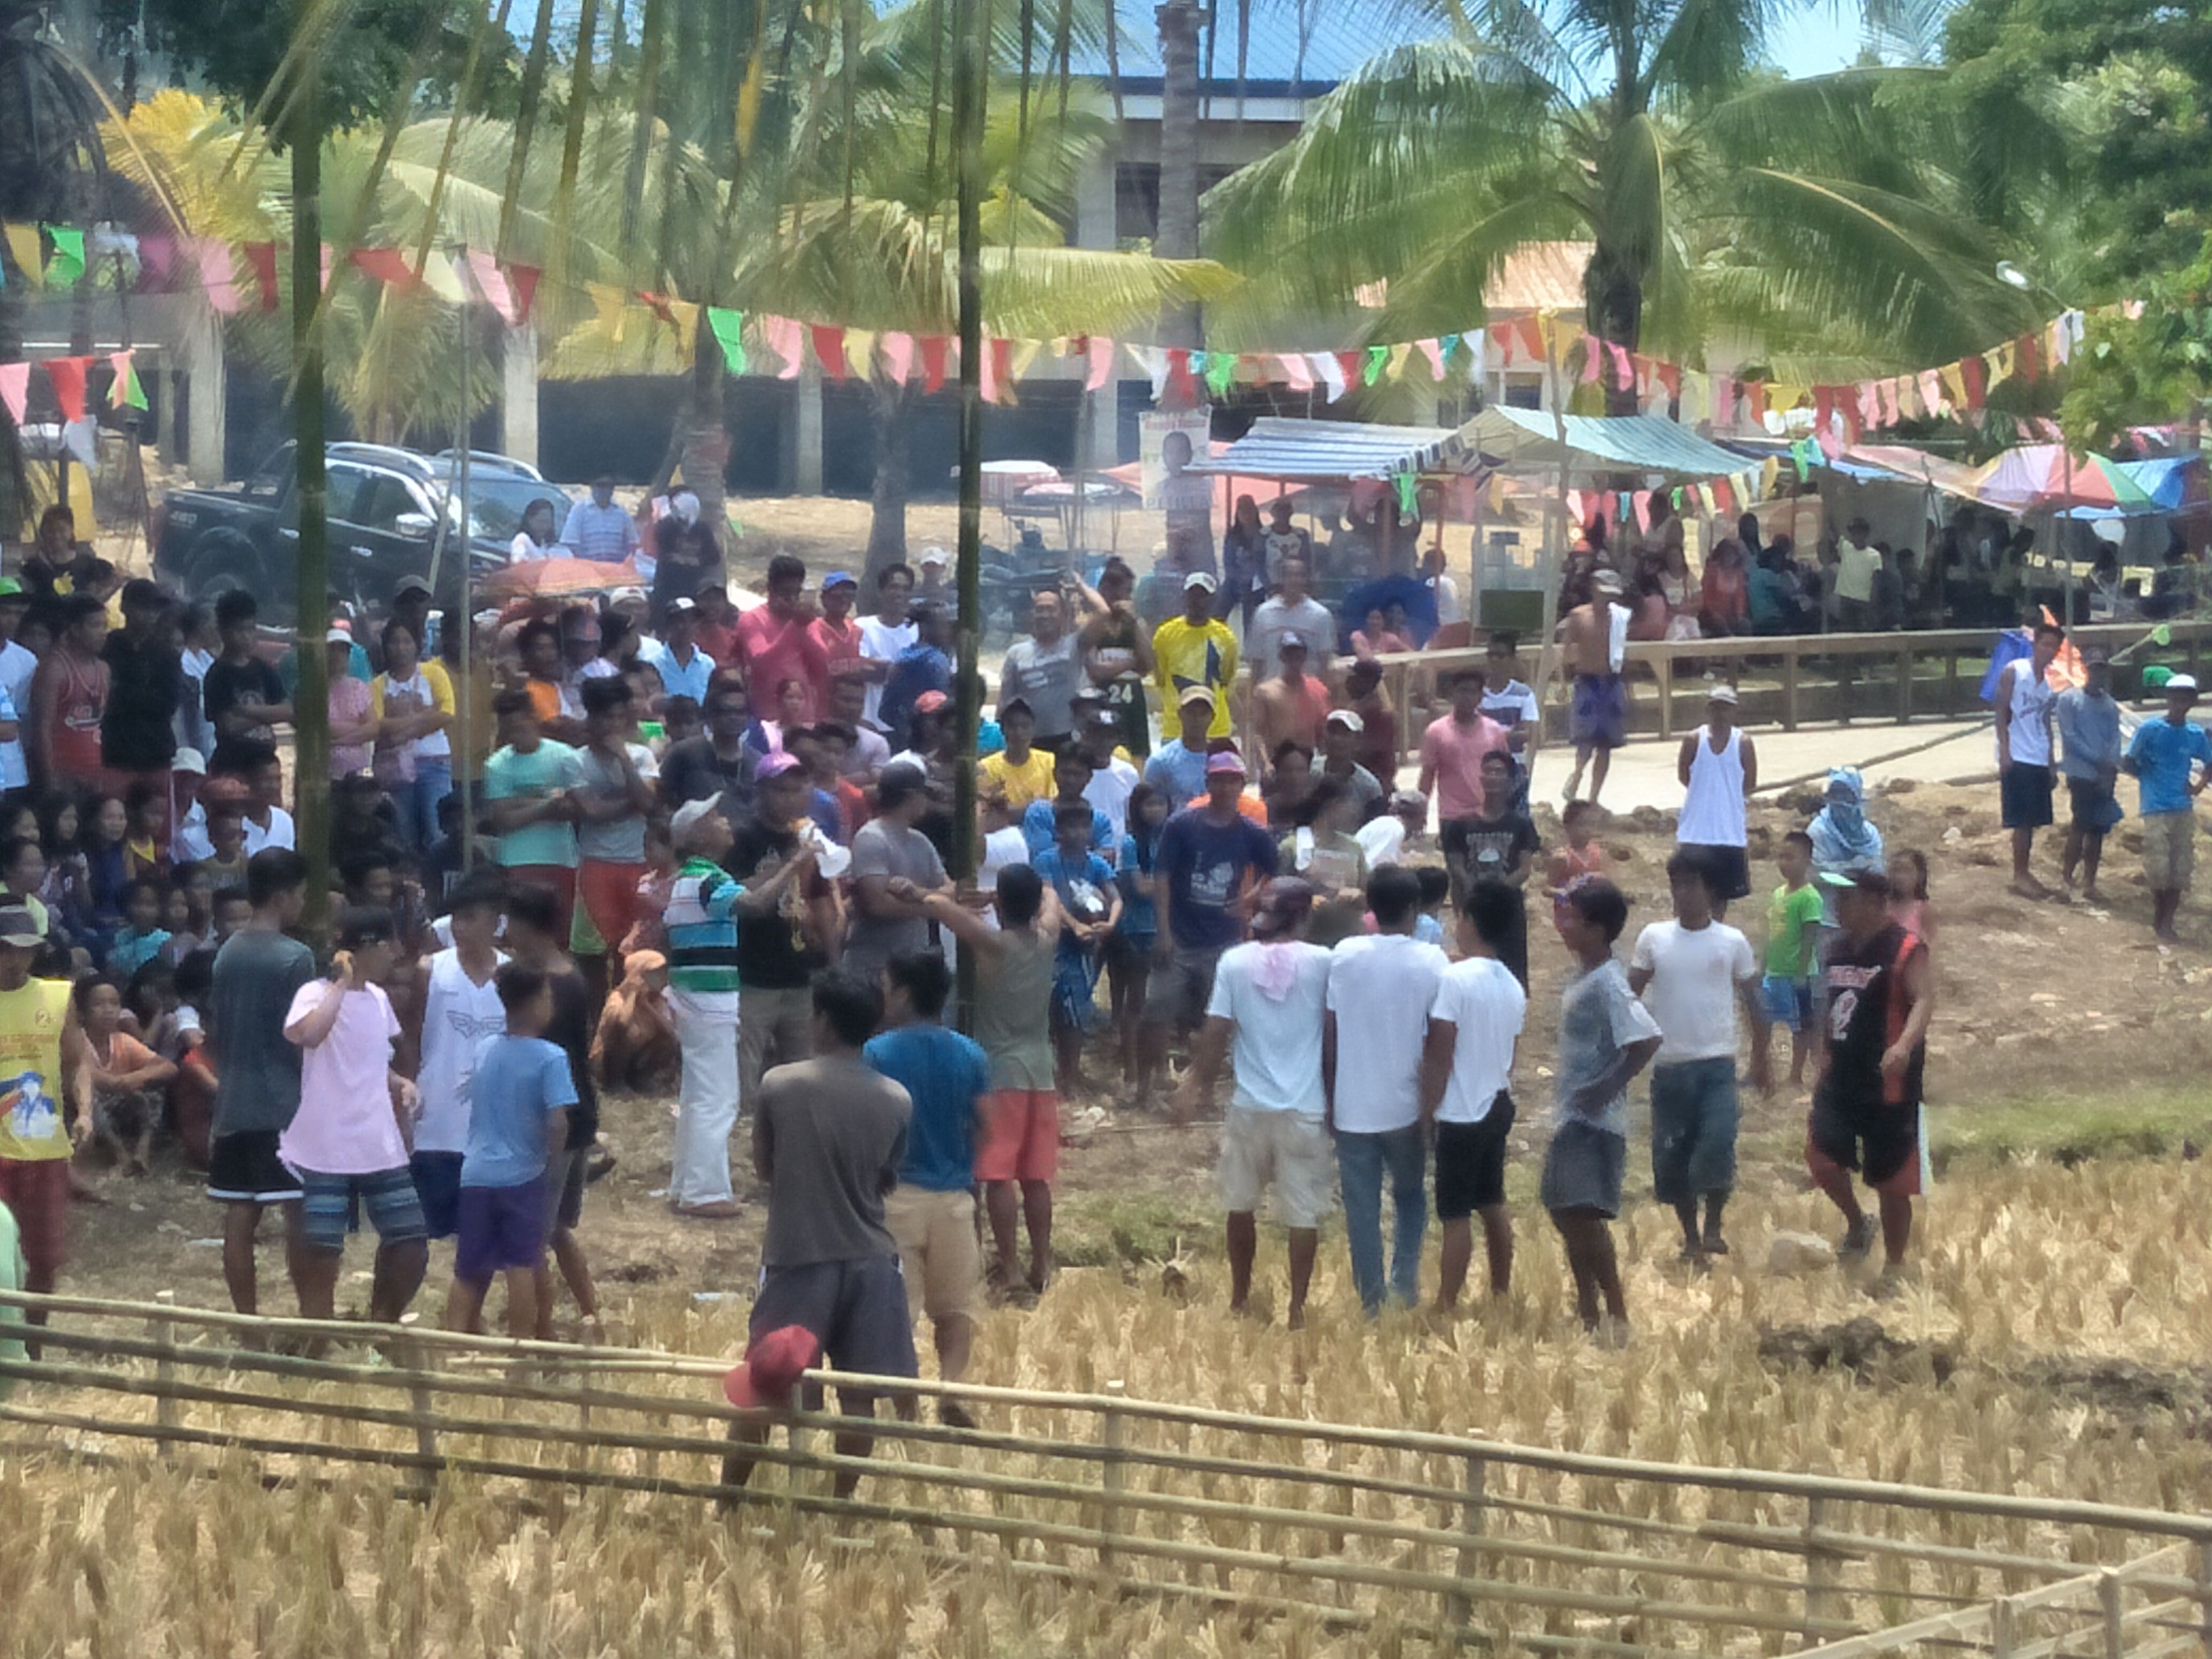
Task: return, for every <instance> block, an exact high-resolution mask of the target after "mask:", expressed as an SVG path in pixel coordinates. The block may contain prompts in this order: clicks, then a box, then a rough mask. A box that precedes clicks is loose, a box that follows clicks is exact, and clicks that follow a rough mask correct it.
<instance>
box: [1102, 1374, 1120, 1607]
mask: <svg viewBox="0 0 2212 1659" xmlns="http://www.w3.org/2000/svg"><path fill="white" fill-rule="evenodd" d="M1106 1392H1107V1395H1109V1397H1112V1398H1118V1397H1119V1396H1120V1395H1122V1394H1123V1393H1125V1392H1126V1389H1125V1388H1124V1386H1123V1384H1122V1383H1120V1382H1119V1381H1115V1382H1112V1383H1108V1384H1107V1385H1106ZM1126 1429H1127V1423H1126V1419H1123V1417H1122V1415H1121V1413H1120V1412H1118V1411H1109V1412H1108V1413H1106V1414H1105V1415H1104V1416H1103V1418H1101V1419H1099V1424H1098V1443H1099V1446H1100V1449H1102V1451H1103V1454H1104V1455H1103V1457H1102V1458H1101V1459H1100V1462H1099V1468H1098V1486H1099V1504H1098V1570H1099V1571H1101V1572H1102V1573H1105V1574H1107V1575H1109V1576H1111V1575H1112V1574H1113V1572H1114V1538H1115V1534H1116V1533H1118V1532H1119V1531H1120V1530H1121V1483H1122V1447H1121V1440H1122V1436H1123V1434H1124V1432H1125V1431H1126Z"/></svg>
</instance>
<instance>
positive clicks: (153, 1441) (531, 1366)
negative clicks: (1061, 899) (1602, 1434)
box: [0, 1293, 2212, 1659]
mask: <svg viewBox="0 0 2212 1659" xmlns="http://www.w3.org/2000/svg"><path fill="white" fill-rule="evenodd" d="M0 1304H7V1305H10V1306H15V1307H21V1308H37V1309H40V1310H45V1311H46V1314H47V1315H48V1316H49V1317H50V1319H51V1320H52V1323H51V1325H50V1326H49V1327H48V1328H46V1330H45V1331H44V1332H43V1333H42V1334H41V1335H40V1340H41V1341H42V1342H43V1344H44V1346H45V1350H46V1352H45V1354H44V1356H43V1357H42V1358H39V1359H35V1360H28V1359H27V1360H14V1361H8V1360H0V1376H5V1377H9V1378H14V1379H16V1380H17V1382H18V1383H19V1384H28V1385H33V1387H31V1388H25V1389H20V1390H19V1392H18V1394H17V1395H16V1396H15V1398H13V1399H11V1400H9V1401H6V1402H4V1403H0V1422H8V1423H12V1424H15V1425H19V1426H20V1427H21V1428H22V1429H27V1430H31V1431H37V1433H38V1435H39V1438H38V1439H36V1440H33V1441H28V1442H27V1441H25V1440H23V1439H22V1438H21V1437H18V1439H17V1442H16V1445H17V1447H18V1449H30V1450H34V1451H35V1450H37V1449H40V1448H41V1447H43V1448H45V1449H48V1450H50V1451H52V1453H53V1454H54V1455H69V1451H70V1449H79V1450H82V1449H85V1448H86V1447H87V1445H88V1443H98V1444H109V1445H112V1444H115V1443H128V1442H131V1441H139V1442H144V1443H149V1444H150V1445H151V1446H152V1447H154V1448H155V1449H156V1450H157V1453H158V1455H160V1456H161V1457H162V1458H164V1459H166V1460H167V1461H169V1462H172V1463H177V1464H179V1466H180V1467H189V1460H190V1459H191V1458H192V1457H194V1456H195V1455H203V1454H205V1453H208V1452H214V1451H219V1452H222V1453H223V1454H226V1455H233V1456H234V1455H239V1454H246V1455H252V1456H253V1457H254V1458H256V1459H258V1460H260V1461H261V1462H263V1464H264V1470H265V1475H264V1478H265V1479H270V1480H313V1479H318V1478H320V1475H319V1472H326V1471H328V1470H330V1469H331V1468H337V1467H339V1466H344V1465H352V1466H356V1467H362V1466H366V1467H369V1468H379V1469H384V1470H388V1471H391V1472H392V1474H393V1475H394V1476H395V1477H397V1479H396V1483H395V1489H396V1492H397V1494H398V1496H399V1497H401V1498H410V1497H414V1498H422V1497H428V1496H429V1495H430V1494H431V1493H433V1492H435V1490H436V1488H437V1486H438V1484H439V1483H440V1482H441V1481H447V1480H477V1481H488V1482H494V1483H514V1484H516V1485H517V1486H520V1487H521V1488H524V1489H527V1490H531V1491H534V1492H538V1493H540V1494H541V1495H543V1496H544V1498H545V1501H549V1502H554V1503H558V1502H559V1501H560V1494H562V1493H564V1492H579V1491H585V1490H593V1491H598V1492H602V1493H605V1494H607V1495H608V1498H609V1501H611V1502H613V1503H617V1504H655V1505H662V1506H665V1505H669V1504H686V1503H689V1504H696V1505H700V1506H702V1508H701V1513H702V1520H703V1519H704V1517H705V1516H706V1514H708V1512H709V1510H710V1507H711V1509H716V1510H727V1511H728V1512H730V1513H731V1514H732V1516H733V1517H734V1519H735V1521H736V1522H737V1524H738V1525H740V1526H743V1527H745V1528H749V1529H750V1530H751V1532H752V1533H753V1534H755V1535H757V1536H758V1537H760V1538H762V1539H764V1540H766V1541H769V1543H770V1544H773V1543H774V1541H776V1540H777V1539H779V1538H782V1539H786V1540H791V1539H794V1538H796V1537H797V1530H796V1527H795V1519H796V1517H799V1516H822V1517H825V1518H826V1519H827V1520H828V1521H829V1522H832V1523H834V1524H836V1526H837V1527H838V1528H840V1536H841V1537H842V1538H844V1539H846V1540H847V1541H850V1542H852V1543H854V1545H855V1546H856V1547H858V1546H860V1545H862V1544H865V1543H866V1542H867V1541H870V1540H874V1541H876V1544H877V1546H878V1547H882V1545H883V1544H884V1541H888V1540H893V1539H896V1540H898V1541H902V1542H904V1543H907V1544H908V1545H910V1546H912V1547H921V1548H923V1549H926V1550H927V1552H928V1553H930V1554H931V1556H932V1558H933V1559H938V1560H941V1561H943V1562H945V1563H947V1564H951V1565H973V1566H976V1567H980V1568H985V1569H987V1570H989V1571H994V1572H1000V1573H1009V1574H1013V1575H1017V1576H1019V1577H1026V1578H1029V1579H1030V1580H1033V1581H1036V1582H1039V1583H1060V1584H1065V1585H1068V1586H1084V1587H1089V1588H1093V1589H1095V1588H1097V1586H1099V1585H1100V1584H1102V1583H1103V1584H1107V1585H1110V1586H1111V1587H1112V1588H1113V1589H1115V1591H1116V1592H1117V1593H1119V1594H1121V1595H1146V1596H1152V1597H1155V1598H1158V1599H1161V1600H1163V1601H1194V1602H1197V1603H1201V1604H1206V1605H1208V1606H1211V1607H1216V1608H1227V1609H1232V1610H1234V1611H1236V1612H1237V1613H1238V1614H1239V1615H1240V1616H1242V1617H1245V1618H1248V1619H1255V1620H1258V1619H1267V1620H1273V1619H1294V1620H1310V1621H1314V1622H1317V1623H1319V1624H1321V1625H1322V1626H1326V1627H1328V1628H1330V1629H1334V1630H1353V1631H1358V1630H1362V1629H1365V1628H1368V1627H1370V1626H1376V1625H1382V1624H1387V1625H1388V1626H1389V1629H1391V1630H1392V1631H1394V1632H1400V1633H1402V1634H1410V1635H1413V1636H1415V1637H1418V1638H1422V1639H1425V1640H1426V1641H1427V1642H1429V1643H1431V1644H1434V1645H1436V1646H1439V1647H1447V1648H1458V1647H1460V1646H1462V1645H1464V1644H1483V1645H1486V1646H1490V1647H1492V1648H1493V1649H1497V1648H1504V1647H1519V1648H1524V1649H1527V1650H1531V1651H1534V1652H1540V1653H1566V1652H1577V1653H1592V1654H1606V1655H1614V1656H1625V1659H1646V1656H1650V1659H1657V1656H1659V1655H1661V1654H1662V1653H1672V1652H1678V1651H1681V1650H1694V1651H1700V1652H1726V1653H1731V1654H1733V1653H1760V1654H1779V1653H1785V1652H1790V1651H1795V1650H1808V1651H1809V1652H1810V1653H1812V1654H1815V1655H1818V1656H1820V1659H1871V1656H1874V1655H1877V1654H1883V1653H1889V1652H1895V1651H1901V1650H1905V1649H1908V1648H1913V1647H1922V1646H1925V1647H1931V1648H1932V1647H1936V1646H1941V1647H1943V1648H1945V1649H1947V1650H1953V1651H1956V1650H1960V1649H1965V1650H1969V1651H1981V1650H1987V1651H1988V1652H1990V1654H1992V1655H1993V1656H1996V1659H2075V1656H2080V1659H2155V1656H2160V1655H2164V1654H2167V1653H2171V1652H2174V1651H2178V1650H2180V1649H2181V1648H2183V1647H2185V1646H2191V1645H2196V1644H2199V1643H2201V1642H2202V1641H2203V1638H2204V1635H2205V1631H2206V1628H2207V1620H2208V1614H2212V1517H2206V1516H2189V1515H2179V1514H2172V1513H2168V1512H2166V1511H2163V1510H2147V1509H2127V1508H2119V1507H2115V1506H2112V1505H2106V1504H2093V1503H2082V1502H2075V1501H2072V1500H2069V1499H2066V1498H2037V1497H2027V1496H2021V1495H2014V1494H1984V1493H1975V1492H1954V1491H1950V1490H1947V1489H1942V1488H1936V1487H1929V1486H1893V1485H1888V1484H1885V1483H1881V1482H1877V1481H1870V1480H1850V1479H1842V1478H1836V1477H1830V1476H1823V1475H1814V1474H1782V1473H1770V1472H1765V1471H1759V1470H1752V1469H1741V1468H1695V1467H1688V1466H1677V1465H1672V1464H1665V1463H1653V1462H1638V1461H1636V1460H1632V1459H1627V1458H1620V1457H1607V1456H1594V1455H1585V1454H1582V1453H1577V1452H1571V1451H1560V1450H1553V1449H1547V1448H1543V1447H1535V1446H1521V1445H1512V1444H1508V1443H1501V1442H1497V1441H1492V1440H1487V1439H1484V1438H1482V1437H1478V1436H1467V1435H1446V1434H1435V1433H1426V1432H1420V1431H1410V1430H1400V1429H1391V1428H1385V1427H1377V1426H1372V1425H1352V1424H1337V1423H1322V1422H1313V1421H1307V1420H1304V1419H1291V1418H1285V1417H1279V1416H1265V1415H1261V1414H1257V1413H1243V1412H1233V1411H1222V1410H1214V1409H1207V1408H1203V1407H1191V1406H1182V1405H1176V1404H1173V1403H1170V1402H1164V1401H1139V1400H1132V1399H1129V1398H1127V1397H1126V1396H1125V1395H1123V1394H1122V1392H1121V1389H1120V1387H1119V1385H1118V1384H1115V1383H1106V1384H1105V1385H1104V1387H1103V1390H1102V1391H1099V1392H1075V1391H1059V1392H1054V1391H1041V1390H1034V1389H1000V1388H988V1387H980V1386H968V1385H954V1384H945V1383H930V1382H926V1381H915V1380H913V1379H895V1378H884V1377H866V1376H844V1375H841V1374H838V1373H834V1372H821V1373H817V1374H816V1375H815V1378H814V1380H816V1381H817V1382H820V1383H828V1384H829V1385H831V1386H836V1387H846V1386H850V1387H854V1388H857V1389H864V1390H866V1391H867V1392H870V1393H872V1394H875V1395H879V1396H888V1397H889V1398H890V1399H891V1400H893V1401H898V1400H904V1401H908V1402H909V1403H911V1402H914V1401H920V1400H926V1399H928V1398H930V1397H933V1396H935V1397H948V1396H949V1397H953V1398H957V1399H958V1400H960V1401H963V1402H964V1403H965V1404H966V1405H967V1406H968V1407H969V1408H970V1410H971V1411H972V1412H974V1413H976V1414H978V1415H980V1416H982V1417H985V1418H987V1419H995V1425H994V1426H993V1427H990V1428H986V1429H976V1430H963V1429H956V1428H951V1427H946V1426H943V1425H935V1424H925V1423H923V1422H921V1421H920V1420H919V1416H920V1413H916V1412H912V1411H909V1412H908V1413H907V1414H906V1415H903V1416H901V1417H898V1418H895V1419H884V1420H879V1421H878V1422H877V1423H876V1424H875V1425H873V1431H874V1432H875V1433H876V1435H877V1436H878V1450H877V1455H875V1456H873V1457H872V1458H869V1459H866V1460H859V1459H854V1458H850V1457H846V1456H841V1455H838V1454H837V1452H836V1450H835V1449H834V1444H833V1443H832V1442H831V1439H830V1437H831V1436H833V1435H834V1434H835V1433H836V1432H837V1431H839V1430H841V1429H848V1428H849V1427H850V1426H851V1422H850V1419H843V1418H840V1417H838V1416H836V1415H832V1414H828V1413H818V1412H805V1411H799V1410H793V1411H792V1412H789V1413H785V1414H783V1415H782V1416H781V1418H780V1419H778V1431H779V1437H777V1438H776V1439H775V1440H774V1441H773V1442H772V1443H768V1444H765V1445H763V1446H761V1447H760V1448H759V1449H758V1453H757V1459H758V1462H759V1463H760V1464H761V1465H762V1466H763V1469H764V1470H766V1471H770V1472H772V1474H770V1476H769V1478H765V1479H761V1478H757V1479H756V1480H755V1481H754V1482H753V1483H752V1484H751V1485H750V1486H743V1487H740V1486H734V1485H732V1484H730V1481H731V1474H730V1472H729V1471H728V1469H727V1468H726V1462H725V1460H726V1458H727V1457H728V1455H729V1454H730V1453H731V1450H732V1445H731V1442H730V1440H729V1438H728V1437H727V1436H728V1432H729V1430H730V1428H731V1425H732V1422H733V1420H734V1419H736V1417H737V1415H738V1414H737V1413H734V1412H732V1410H731V1409H730V1408H729V1407H727V1406H726V1405H725V1404H724V1403H723V1401H722V1398H721V1392H720V1379H721V1376H722V1374H723V1371H724V1370H725V1367H726V1361H723V1360H719V1359H708V1358H695V1357H690V1356H684V1355H679V1354H669V1353H648V1352H635V1351H619V1350H613V1349H606V1348H580V1347H575V1346H567V1345H562V1344H553V1343H516V1342H509V1341H504V1340H496V1339H486V1338H479V1337H472V1336H465V1335H458V1334H450V1333H446V1332H438V1331H429V1330H424V1329H420V1328H415V1327H412V1326H406V1325H402V1326H392V1327H370V1326H364V1325H359V1324H349V1323H337V1324H331V1323H316V1322H307V1321H301V1320H289V1319H257V1318H251V1317H246V1316H238V1315H234V1314H229V1313H221V1312H212V1311H202V1310H186V1309H182V1308H179V1307H177V1306H176V1305H174V1304H173V1302H170V1301H168V1300H167V1299H163V1300H160V1301H157V1302H155V1303H147V1304H137V1303H115V1302H102V1301H97V1300H93V1299H90V1298H85V1297H33V1296H24V1295H20V1294H12V1293H0ZM311 1343H338V1344H342V1345H345V1346H349V1347H356V1348H357V1347H360V1346H363V1345H374V1347H375V1348H376V1349H377V1350H378V1351H379V1352H380V1356H381V1358H380V1362H379V1363H374V1364H370V1363H356V1362H351V1361H347V1360H342V1359H335V1358H307V1357H304V1356H302V1355H301V1354H298V1353H286V1352H280V1351H279V1349H280V1348H281V1347H283V1346H287V1345H289V1346H295V1347H297V1346H301V1345H302V1344H311ZM94 1437H96V1441H95V1440H94ZM64 1442H66V1443H67V1445H66V1447H65V1446H64ZM844 1476H858V1477H860V1479H861V1480H862V1482H863V1485H862V1486H861V1487H860V1493H859V1494H858V1495H856V1496H854V1497H851V1498H840V1497H838V1496H836V1495H835V1494H834V1492H832V1490H831V1486H832V1483H833V1482H834V1481H836V1480H837V1479H838V1478H839V1477H844ZM887 1529H888V1530H887ZM817 1541H818V1534H817ZM2085 1616H2088V1617H2089V1620H2090V1621H2089V1622H2088V1623H2087V1625H2086V1626H2085V1625H2084V1624H2083V1619H2084V1617H2085Z"/></svg>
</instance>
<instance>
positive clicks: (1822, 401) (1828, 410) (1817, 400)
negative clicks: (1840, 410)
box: [1813, 386, 1836, 432]
mask: <svg viewBox="0 0 2212 1659" xmlns="http://www.w3.org/2000/svg"><path fill="white" fill-rule="evenodd" d="M1835 418H1836V389H1835V387H1833V386H1814V388H1813V430H1814V431H1815V432H1826V430H1828V428H1830V427H1831V426H1832V425H1833V424H1834V423H1835Z"/></svg>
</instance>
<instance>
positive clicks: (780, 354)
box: [757, 317, 805, 380]
mask: <svg viewBox="0 0 2212 1659" xmlns="http://www.w3.org/2000/svg"><path fill="white" fill-rule="evenodd" d="M757 320H758V322H759V324H760V331H761V343H763V345H765V346H767V347H768V349H769V350H770V351H772V352H774V353H775V358H776V361H777V362H779V363H781V365H782V367H781V368H778V369H777V370H776V371H775V378H776V379H777V380H797V379H798V378H799V354H800V353H801V352H802V351H804V350H805V347H804V346H802V345H801V344H800V343H799V342H800V341H801V340H802V339H803V338H804V337H805V334H804V331H802V330H801V329H800V328H799V325H798V324H797V323H796V322H794V321H793V319H790V318H788V317H763V318H760V319H757Z"/></svg>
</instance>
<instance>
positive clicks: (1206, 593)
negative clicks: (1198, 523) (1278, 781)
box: [1152, 570, 1237, 738]
mask: <svg viewBox="0 0 2212 1659" xmlns="http://www.w3.org/2000/svg"><path fill="white" fill-rule="evenodd" d="M1218 586H1220V584H1219V583H1218V582H1217V581H1216V580H1214V578H1213V576H1212V573H1211V572H1208V571H1204V570H1194V571H1192V572H1191V573H1190V574H1188V576H1185V577H1184V578H1183V579H1182V615H1181V616H1180V617H1170V618H1169V619H1168V620H1167V621H1166V622H1164V623H1161V624H1160V625H1159V627H1158V629H1156V630H1155V631H1154V633H1153V635H1152V659H1153V664H1154V667H1153V678H1155V679H1157V680H1158V682H1159V687H1160V693H1161V697H1162V701H1163V702H1165V703H1167V704H1170V705H1178V706H1179V703H1180V700H1181V698H1182V694H1183V693H1184V692H1185V691H1187V690H1190V689H1191V688H1192V687H1194V686H1196V687H1200V688H1203V689H1204V690H1207V691H1211V692H1212V694H1213V724H1212V726H1210V727H1208V728H1207V732H1206V735H1207V736H1208V737H1209V738H1225V737H1227V736H1228V735H1229V733H1230V732H1231V729H1232V728H1233V726H1234V724H1235V720H1234V717H1233V714H1232V713H1231V709H1230V707H1229V688H1230V686H1231V684H1234V683H1235V681H1236V678H1237V636H1236V635H1234V634H1232V633H1231V632H1230V631H1229V624H1228V623H1225V622H1216V621H1215V620H1214V619H1213V592H1214V589H1215V588H1217V587H1218Z"/></svg>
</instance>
